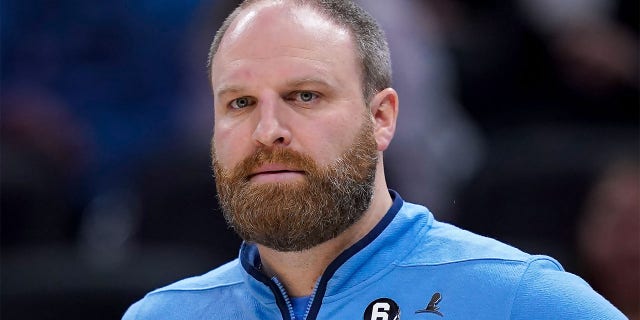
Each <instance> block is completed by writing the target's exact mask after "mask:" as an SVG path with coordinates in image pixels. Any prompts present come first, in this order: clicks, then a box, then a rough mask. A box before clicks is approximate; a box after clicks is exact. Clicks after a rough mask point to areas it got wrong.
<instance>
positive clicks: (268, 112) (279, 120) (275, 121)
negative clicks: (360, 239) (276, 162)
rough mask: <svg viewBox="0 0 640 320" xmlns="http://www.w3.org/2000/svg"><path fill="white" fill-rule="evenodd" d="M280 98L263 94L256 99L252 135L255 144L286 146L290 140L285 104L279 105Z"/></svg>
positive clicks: (261, 145)
mask: <svg viewBox="0 0 640 320" xmlns="http://www.w3.org/2000/svg"><path fill="white" fill-rule="evenodd" d="M280 100H281V99H280V97H277V96H265V97H263V98H262V99H260V100H259V101H258V106H257V108H256V111H257V112H256V116H257V117H258V120H257V124H256V127H255V130H254V131H253V136H252V138H253V140H254V141H255V143H256V145H257V146H260V147H273V146H276V145H281V146H286V145H288V144H289V143H290V142H291V132H290V131H289V128H288V125H287V119H286V114H285V113H286V106H284V105H281V103H280V102H281V101H280Z"/></svg>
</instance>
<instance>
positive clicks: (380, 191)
mask: <svg viewBox="0 0 640 320" xmlns="http://www.w3.org/2000/svg"><path fill="white" fill-rule="evenodd" d="M378 177H382V178H381V181H378ZM375 186H376V187H375V190H374V194H373V198H372V199H371V205H370V207H369V209H368V210H367V211H366V212H365V213H364V214H363V215H362V218H360V220H358V221H357V222H356V223H354V224H353V225H352V226H351V227H349V228H348V229H347V230H345V231H344V232H343V233H342V234H340V235H339V236H337V237H336V238H333V239H331V240H329V241H326V242H324V243H322V244H319V245H317V246H315V247H313V248H311V249H308V250H304V251H296V252H281V251H276V250H273V249H271V248H268V247H265V246H262V245H259V244H258V245H257V246H258V251H259V252H260V259H261V261H262V266H263V268H264V272H265V273H266V274H267V275H268V276H277V277H278V280H280V282H282V284H283V285H284V286H285V288H286V289H287V293H288V294H289V295H290V296H292V297H302V296H307V295H310V294H311V293H312V292H313V288H314V286H315V285H316V282H317V281H318V279H319V278H320V276H322V273H324V271H325V270H326V269H327V266H329V264H330V263H331V262H332V261H333V260H334V259H335V258H336V257H338V255H340V254H341V253H342V252H343V251H344V250H346V249H347V248H349V247H350V246H352V245H353V244H354V243H356V242H358V240H360V239H362V238H363V237H364V236H365V235H366V234H367V233H369V232H370V231H371V230H372V229H373V228H374V227H375V226H376V225H377V224H378V222H380V220H381V219H382V218H383V217H384V215H385V213H386V212H387V211H388V210H389V208H390V207H391V204H392V200H391V196H389V191H388V190H387V185H386V183H385V182H384V173H382V174H381V173H380V172H377V174H376V182H375Z"/></svg>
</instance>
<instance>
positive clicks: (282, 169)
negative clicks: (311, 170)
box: [248, 163, 305, 182]
mask: <svg viewBox="0 0 640 320" xmlns="http://www.w3.org/2000/svg"><path fill="white" fill-rule="evenodd" d="M304 174H305V172H304V171H303V170H298V169H297V168H292V167H290V166H287V165H284V164H279V163H269V164H264V165H262V166H260V167H258V168H256V169H255V170H253V171H252V172H251V174H250V175H249V176H248V180H249V181H252V182H286V181H291V180H293V179H298V178H300V177H302V176H304Z"/></svg>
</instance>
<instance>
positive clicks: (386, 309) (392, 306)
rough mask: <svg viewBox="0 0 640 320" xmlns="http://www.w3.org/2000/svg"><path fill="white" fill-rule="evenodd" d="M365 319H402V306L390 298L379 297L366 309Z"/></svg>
mask: <svg viewBox="0 0 640 320" xmlns="http://www.w3.org/2000/svg"><path fill="white" fill-rule="evenodd" d="M364 320H400V307H398V304H397V303H396V302H395V301H393V300H391V299H389V298H380V299H377V300H375V301H373V302H371V303H370V304H369V306H367V309H365V310H364Z"/></svg>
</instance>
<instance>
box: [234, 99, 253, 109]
mask: <svg viewBox="0 0 640 320" xmlns="http://www.w3.org/2000/svg"><path fill="white" fill-rule="evenodd" d="M251 105H253V99H251V98H249V97H241V98H238V99H234V100H233V101H231V103H229V106H230V107H231V108H232V109H242V108H246V107H248V106H251Z"/></svg>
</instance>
